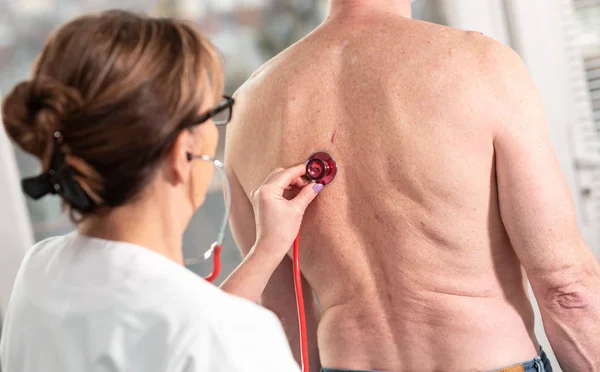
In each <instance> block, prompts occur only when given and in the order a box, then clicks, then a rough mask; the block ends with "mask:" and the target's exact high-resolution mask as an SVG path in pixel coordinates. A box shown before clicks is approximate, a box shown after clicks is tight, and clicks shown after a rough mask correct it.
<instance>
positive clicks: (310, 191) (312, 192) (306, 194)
mask: <svg viewBox="0 0 600 372" xmlns="http://www.w3.org/2000/svg"><path fill="white" fill-rule="evenodd" d="M321 190H323V185H322V184H320V183H315V184H311V185H306V186H304V188H303V189H302V190H301V191H300V192H299V193H298V195H297V196H296V197H295V198H294V199H292V200H291V202H292V203H295V204H296V205H298V206H299V207H300V208H302V210H305V209H306V208H308V205H309V204H310V203H311V202H312V201H313V200H315V198H316V197H317V194H318V193H319V192H321Z"/></svg>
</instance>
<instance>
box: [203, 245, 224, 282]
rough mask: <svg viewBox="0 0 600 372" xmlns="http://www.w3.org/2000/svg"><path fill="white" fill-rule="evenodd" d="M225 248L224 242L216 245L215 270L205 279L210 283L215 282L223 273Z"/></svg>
mask: <svg viewBox="0 0 600 372" xmlns="http://www.w3.org/2000/svg"><path fill="white" fill-rule="evenodd" d="M222 249H223V244H219V245H216V246H215V250H214V251H213V270H212V272H211V273H210V274H208V276H207V277H205V278H204V279H205V280H206V281H208V282H209V283H212V282H214V281H215V280H216V279H217V277H218V276H219V274H220V273H221V250H222Z"/></svg>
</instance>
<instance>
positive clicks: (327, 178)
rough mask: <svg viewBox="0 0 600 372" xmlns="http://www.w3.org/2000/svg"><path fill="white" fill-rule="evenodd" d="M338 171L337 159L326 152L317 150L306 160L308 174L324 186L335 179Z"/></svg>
mask: <svg viewBox="0 0 600 372" xmlns="http://www.w3.org/2000/svg"><path fill="white" fill-rule="evenodd" d="M336 173H337V165H336V163H335V160H334V159H333V157H332V156H331V155H329V154H328V153H326V152H315V153H314V154H312V155H311V156H310V158H309V159H308V162H306V176H307V177H308V178H310V179H311V180H313V181H315V182H317V183H320V184H322V185H323V186H325V185H327V184H329V183H330V182H331V181H333V179H334V178H335V175H336Z"/></svg>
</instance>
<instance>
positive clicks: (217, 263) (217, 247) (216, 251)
mask: <svg viewBox="0 0 600 372" xmlns="http://www.w3.org/2000/svg"><path fill="white" fill-rule="evenodd" d="M196 158H198V159H200V160H204V161H210V162H212V163H213V165H214V166H215V168H216V169H217V173H219V177H220V178H221V182H222V184H223V198H224V203H225V216H223V221H222V222H221V229H220V230H219V235H217V240H216V241H215V242H214V243H213V244H212V245H211V246H210V248H209V249H208V250H207V251H206V252H204V255H203V256H202V257H196V258H188V259H185V260H184V261H183V262H184V264H185V265H195V264H198V263H200V262H204V261H207V260H208V259H210V258H211V257H212V258H213V270H212V272H211V273H210V274H209V275H208V276H207V277H205V278H204V279H206V280H207V281H209V282H211V283H212V282H214V281H215V280H216V279H217V277H218V276H219V273H220V272H221V251H222V249H223V239H224V238H225V231H226V230H227V223H228V222H229V214H230V213H231V187H230V184H229V178H228V177H227V172H226V171H225V167H224V166H223V162H221V161H219V160H216V159H213V158H211V157H210V156H207V155H201V156H197V157H196Z"/></svg>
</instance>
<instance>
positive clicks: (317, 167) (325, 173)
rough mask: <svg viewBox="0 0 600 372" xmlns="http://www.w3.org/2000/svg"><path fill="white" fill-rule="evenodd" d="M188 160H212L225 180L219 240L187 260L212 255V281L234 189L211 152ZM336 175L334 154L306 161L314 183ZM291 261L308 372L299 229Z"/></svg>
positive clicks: (317, 155)
mask: <svg viewBox="0 0 600 372" xmlns="http://www.w3.org/2000/svg"><path fill="white" fill-rule="evenodd" d="M187 158H188V161H191V160H194V159H199V160H203V161H208V162H212V164H213V165H214V167H215V168H216V169H217V173H219V176H220V177H221V181H222V182H223V197H224V199H225V216H224V217H223V222H222V223H221V229H220V230H219V235H217V240H215V242H214V243H213V244H212V245H211V246H210V248H209V249H208V250H207V251H206V252H205V253H204V255H203V256H202V257H197V258H189V259H185V260H184V263H185V264H186V265H194V264H197V263H200V262H205V261H207V260H209V259H210V258H211V257H212V258H213V270H212V272H211V273H210V274H209V275H208V276H207V277H205V278H204V279H205V280H207V281H209V282H214V281H215V280H216V279H217V277H218V276H219V273H220V271H221V251H222V249H223V238H224V237H225V230H226V229H227V223H228V221H229V214H230V213H231V189H230V184H229V178H228V177H227V172H226V171H225V168H224V166H223V162H221V161H219V160H216V159H214V158H212V157H210V156H208V155H192V154H190V153H188V154H187ZM336 174H337V164H336V162H335V160H334V159H333V157H332V156H331V155H330V154H328V153H326V152H315V153H314V154H312V155H311V156H310V157H309V159H308V161H307V162H306V178H308V179H309V180H311V181H314V182H315V183H320V184H322V185H323V186H326V185H328V184H329V183H331V181H333V179H334V178H335V176H336ZM292 262H293V274H294V289H295V292H296V304H297V308H298V326H299V329H300V349H301V351H302V353H301V355H302V371H303V372H309V359H308V336H307V332H306V315H305V311H304V296H303V292H302V273H301V271H300V231H298V236H297V237H296V239H295V240H294V245H293V248H292Z"/></svg>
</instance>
